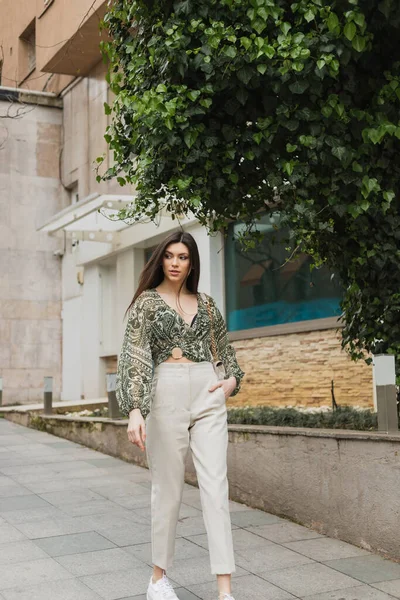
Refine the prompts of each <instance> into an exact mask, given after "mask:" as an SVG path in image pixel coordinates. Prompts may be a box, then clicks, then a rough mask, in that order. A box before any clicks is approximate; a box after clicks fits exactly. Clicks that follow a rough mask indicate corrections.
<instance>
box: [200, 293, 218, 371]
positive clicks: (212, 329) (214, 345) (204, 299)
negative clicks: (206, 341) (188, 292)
mask: <svg viewBox="0 0 400 600" xmlns="http://www.w3.org/2000/svg"><path fill="white" fill-rule="evenodd" d="M200 296H201V298H202V300H203V302H204V304H205V305H206V307H207V312H208V316H209V317H210V322H211V352H212V355H213V358H214V360H218V354H217V346H216V344H215V336H214V319H213V316H212V310H211V306H210V303H209V302H208V300H207V296H206V295H205V293H204V292H201V294H200Z"/></svg>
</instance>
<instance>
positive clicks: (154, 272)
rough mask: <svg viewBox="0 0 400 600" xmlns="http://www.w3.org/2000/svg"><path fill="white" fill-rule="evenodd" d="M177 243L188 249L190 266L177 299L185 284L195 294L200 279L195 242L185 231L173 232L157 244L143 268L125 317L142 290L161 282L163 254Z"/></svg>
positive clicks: (197, 250) (198, 257) (198, 258)
mask: <svg viewBox="0 0 400 600" xmlns="http://www.w3.org/2000/svg"><path fill="white" fill-rule="evenodd" d="M179 242H181V243H182V244H185V246H187V247H188V250H189V261H190V264H189V273H188V275H187V277H186V280H183V281H182V284H181V286H180V288H179V292H178V297H179V294H180V292H181V290H182V287H183V285H184V284H185V282H186V287H187V289H188V290H189V291H190V292H192V293H193V294H196V293H197V286H198V284H199V278H200V256H199V249H198V247H197V244H196V240H195V239H194V237H193V236H192V235H191V234H190V233H187V232H186V231H175V232H173V233H171V234H170V235H168V236H167V237H166V238H165V239H164V240H163V241H162V242H160V243H159V244H158V246H157V247H156V249H155V250H154V252H153V254H152V255H151V257H150V258H149V260H148V261H147V263H146V264H145V266H144V267H143V270H142V272H141V274H140V277H139V285H138V288H137V290H136V292H135V295H134V296H133V299H132V302H131V303H130V305H129V306H128V308H127V309H126V312H125V316H126V314H127V313H128V311H129V309H130V308H131V306H132V305H133V304H134V302H135V300H136V298H137V297H138V296H140V294H141V293H142V292H143V291H144V290H148V289H149V288H154V287H157V286H158V285H159V284H160V283H161V282H162V281H163V279H164V271H163V268H162V262H163V257H164V252H165V250H166V249H167V247H168V246H169V245H170V244H176V243H179Z"/></svg>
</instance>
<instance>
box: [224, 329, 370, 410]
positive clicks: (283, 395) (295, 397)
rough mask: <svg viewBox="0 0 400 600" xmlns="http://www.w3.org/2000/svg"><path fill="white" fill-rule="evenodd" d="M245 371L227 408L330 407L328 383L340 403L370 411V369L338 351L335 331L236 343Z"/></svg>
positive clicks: (239, 360) (294, 334) (238, 356)
mask: <svg viewBox="0 0 400 600" xmlns="http://www.w3.org/2000/svg"><path fill="white" fill-rule="evenodd" d="M233 346H234V347H235V349H236V353H237V358H238V362H239V364H240V366H241V368H242V369H243V371H245V373H246V375H245V377H244V379H243V383H242V389H241V391H240V392H239V394H237V395H236V396H233V397H231V398H230V399H229V406H246V405H248V404H250V405H252V406H257V405H270V406H280V407H283V406H288V405H292V406H295V405H296V406H300V405H301V406H307V407H312V406H314V407H315V406H331V404H332V400H331V380H332V379H333V380H334V389H335V399H336V402H337V403H338V404H339V405H344V404H349V405H351V406H362V407H365V408H373V405H374V403H373V387H372V367H369V366H367V365H366V364H365V363H364V362H361V361H360V362H358V363H355V362H353V361H352V360H351V359H350V358H349V356H348V355H347V354H346V353H345V352H344V351H343V350H341V347H340V334H339V333H336V331H335V330H334V329H327V330H324V331H310V332H305V333H304V332H303V333H291V334H288V335H280V336H271V337H262V338H253V339H248V340H240V341H239V340H237V341H235V342H233Z"/></svg>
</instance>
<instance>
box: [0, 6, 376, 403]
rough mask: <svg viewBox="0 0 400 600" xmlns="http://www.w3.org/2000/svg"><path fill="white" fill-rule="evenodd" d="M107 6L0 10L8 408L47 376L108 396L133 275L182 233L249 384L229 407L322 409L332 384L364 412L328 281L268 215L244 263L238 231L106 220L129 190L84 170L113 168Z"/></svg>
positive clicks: (336, 297) (80, 393) (71, 392)
mask: <svg viewBox="0 0 400 600" xmlns="http://www.w3.org/2000/svg"><path fill="white" fill-rule="evenodd" d="M106 4H107V3H106V2H101V1H97V2H92V3H91V2H89V1H86V0H80V1H79V2H78V0H72V1H71V2H68V3H65V2H61V1H60V0H37V2H34V3H29V2H27V1H25V0H19V1H18V2H14V3H12V2H11V0H3V4H2V5H1V8H0V10H1V12H2V13H4V14H1V15H0V17H1V18H0V37H1V39H2V47H3V59H2V64H1V82H0V83H1V86H2V87H1V88H0V89H1V90H2V92H1V93H2V96H1V97H2V102H1V109H2V112H3V114H5V111H7V110H9V109H10V105H11V106H12V108H13V109H14V110H15V108H18V106H20V105H21V102H22V103H23V107H24V111H26V113H24V114H23V115H22V117H21V118H20V119H7V127H8V133H7V136H8V137H7V139H5V140H4V144H3V147H2V148H1V150H0V152H1V154H0V160H1V167H0V176H1V182H2V187H1V200H0V202H1V203H2V207H3V215H6V218H5V219H3V220H2V222H1V224H0V228H1V232H2V235H1V237H0V243H1V253H2V260H1V262H2V264H3V267H2V277H3V278H4V281H6V285H4V286H2V288H1V296H0V302H1V304H0V331H1V332H2V335H1V342H0V360H1V362H0V371H1V372H0V375H2V377H3V386H4V400H5V402H33V401H40V400H41V398H42V378H43V377H44V376H45V375H53V377H54V381H55V387H54V396H55V398H59V399H62V400H80V399H83V398H84V399H95V398H99V397H104V396H105V395H106V373H107V372H112V371H114V370H115V366H116V360H117V356H118V352H119V350H120V346H121V341H122V336H123V333H124V329H125V325H126V323H125V321H124V319H123V317H124V313H125V310H126V308H127V306H128V304H129V303H130V301H131V299H132V297H133V294H134V291H135V289H136V286H137V283H138V278H139V275H140V272H141V269H142V268H143V266H144V264H145V262H146V260H147V259H148V258H149V256H150V254H151V251H152V248H154V246H155V245H156V244H157V243H158V242H159V241H160V240H161V239H162V238H163V236H164V235H165V234H167V233H168V232H170V231H172V230H175V229H177V228H179V227H183V228H184V229H185V230H187V231H190V233H192V235H193V236H194V237H195V239H196V241H197V243H198V245H199V249H200V253H201V261H202V262H201V269H202V270H201V276H200V284H199V287H200V290H201V291H205V292H207V293H210V294H211V295H212V296H213V297H214V298H215V299H216V301H217V303H218V305H219V307H220V309H221V312H222V313H223V315H224V316H225V318H226V322H227V325H228V330H229V336H230V339H231V341H232V343H233V345H234V346H235V348H236V352H237V355H238V360H239V363H240V365H241V367H242V368H243V370H244V371H245V372H246V376H245V378H244V380H243V385H242V390H241V392H240V393H239V394H238V395H237V396H235V397H234V398H231V399H230V400H229V405H230V406H235V405H236V406H240V405H248V404H251V405H259V404H260V405H263V404H269V405H275V406H288V405H301V406H321V405H330V404H331V398H332V384H333V390H334V395H335V399H336V402H337V403H338V404H339V405H340V404H342V405H343V404H350V405H356V406H363V407H372V406H373V405H374V402H375V401H374V394H373V382H372V368H370V367H367V366H366V365H365V364H364V363H353V362H352V361H351V360H350V359H349V358H348V356H347V355H346V354H345V352H344V351H342V350H341V348H340V330H338V326H339V323H338V320H337V317H338V314H339V310H338V307H339V301H340V296H341V290H340V286H339V285H338V284H337V283H336V279H335V278H334V277H333V278H332V277H331V274H330V273H328V272H327V270H326V269H319V270H316V271H315V270H314V271H313V273H310V270H309V268H308V263H309V258H308V257H307V256H302V257H300V258H299V259H298V260H296V261H294V262H293V261H290V262H289V261H288V260H287V254H286V253H285V242H284V238H285V236H286V235H287V234H288V232H284V231H280V230H279V233H278V234H277V233H276V230H277V228H276V224H277V223H278V222H279V215H275V216H272V217H271V216H267V215H265V217H263V218H262V219H261V220H260V224H259V227H260V228H261V229H262V230H263V232H264V234H265V235H264V241H263V243H262V244H261V246H260V247H259V248H258V249H257V250H255V251H253V252H252V253H249V254H246V255H245V254H243V252H242V251H241V249H240V247H239V246H238V244H237V242H235V240H234V234H235V233H236V232H237V231H238V230H240V228H241V227H243V224H242V223H234V222H232V223H231V224H230V226H229V232H228V236H227V238H224V237H223V236H222V235H221V234H217V235H213V236H208V235H207V232H206V231H205V229H204V228H203V227H201V226H200V225H199V224H198V223H197V221H196V219H194V218H191V217H190V216H188V217H185V218H183V219H182V220H180V222H179V223H178V222H177V220H173V219H171V216H170V215H168V214H166V213H163V212H162V213H161V214H160V215H159V218H158V221H157V223H151V222H147V223H146V222H140V223H136V224H134V225H130V224H129V223H124V222H121V221H118V222H116V221H112V220H111V219H110V218H107V216H106V215H108V217H110V216H111V215H112V214H113V212H115V211H116V210H118V208H120V207H122V206H124V205H125V204H126V203H127V202H130V201H131V200H132V198H133V197H134V189H133V188H132V187H123V188H121V187H120V186H119V184H118V183H117V182H115V181H110V182H102V183H97V182H96V173H95V159H96V158H97V157H98V156H100V155H102V154H105V156H106V160H105V165H104V168H107V167H108V166H110V165H111V164H112V160H113V158H112V155H111V153H110V151H109V149H108V148H107V145H106V142H105V140H104V137H103V136H104V133H105V130H106V127H107V124H108V123H109V121H108V120H109V119H110V117H109V116H107V115H105V113H104V102H107V103H109V104H110V103H112V97H111V93H110V90H109V88H108V85H107V83H106V80H105V73H106V66H105V65H104V63H103V61H102V59H101V55H100V51H99V41H100V39H101V38H102V37H103V38H104V35H105V33H104V32H103V33H102V34H101V35H100V32H99V29H98V23H99V20H100V19H101V17H102V16H103V15H104V12H105V10H106ZM13 94H14V96H13ZM30 109H32V110H31V111H30ZM4 157H6V159H4ZM26 217H28V218H26ZM274 219H275V221H276V222H275V223H274ZM18 257H19V258H18ZM38 315H39V316H38ZM332 382H333V383H332Z"/></svg>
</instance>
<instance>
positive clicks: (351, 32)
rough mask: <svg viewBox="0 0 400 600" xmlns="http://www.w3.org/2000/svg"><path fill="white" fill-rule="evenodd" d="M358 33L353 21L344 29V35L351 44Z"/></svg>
mask: <svg viewBox="0 0 400 600" xmlns="http://www.w3.org/2000/svg"><path fill="white" fill-rule="evenodd" d="M356 32H357V27H356V26H355V25H354V23H353V21H350V23H346V25H345V27H344V29H343V33H344V35H345V36H346V37H347V39H348V40H350V42H351V40H352V39H353V38H354V36H355V35H356Z"/></svg>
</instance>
